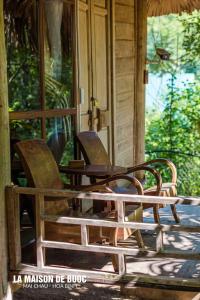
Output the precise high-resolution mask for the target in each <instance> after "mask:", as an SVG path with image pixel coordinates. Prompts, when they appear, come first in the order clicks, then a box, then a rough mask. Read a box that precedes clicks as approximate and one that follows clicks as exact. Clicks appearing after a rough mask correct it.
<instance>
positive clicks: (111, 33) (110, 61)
mask: <svg viewBox="0 0 200 300" xmlns="http://www.w3.org/2000/svg"><path fill="white" fill-rule="evenodd" d="M91 1H92V0H88V5H89V6H90V5H91ZM76 2H77V3H76V36H77V37H76V40H77V50H76V61H77V72H76V73H77V92H76V95H77V133H78V132H80V130H81V109H80V105H81V91H80V70H79V67H80V61H79V49H80V47H81V46H80V45H79V32H80V31H79V21H78V17H79V12H78V9H79V1H76ZM83 5H84V3H83ZM114 7H115V0H111V1H108V7H107V10H108V22H109V24H108V32H107V36H108V45H107V51H108V52H107V65H108V84H109V86H108V97H109V103H108V110H109V115H110V124H109V127H110V130H109V136H108V140H109V156H110V160H111V161H112V163H113V164H114V163H115V149H116V146H115V144H116V142H115V136H116V134H115V132H116V129H115V124H116V123H115V120H116V117H115V115H116V114H115V103H116V102H115V99H116V96H115V56H114V49H115V46H114V45H115V22H114V18H115V10H114ZM90 13H91V12H90V9H89V14H90ZM89 17H90V22H91V16H89ZM90 26H91V23H90ZM88 35H89V43H88V51H89V57H90V69H91V66H92V45H91V40H92V32H91V28H89V33H88ZM88 84H89V91H90V93H91V95H92V87H91V86H92V72H91V70H90V71H89V82H88Z"/></svg>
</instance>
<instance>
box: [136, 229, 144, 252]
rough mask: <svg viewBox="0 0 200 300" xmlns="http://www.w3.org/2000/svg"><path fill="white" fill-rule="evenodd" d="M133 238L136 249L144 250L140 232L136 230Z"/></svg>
mask: <svg viewBox="0 0 200 300" xmlns="http://www.w3.org/2000/svg"><path fill="white" fill-rule="evenodd" d="M134 236H135V239H136V241H137V244H138V247H139V248H141V249H144V248H145V246H144V242H143V239H142V235H141V232H140V230H136V231H135V232H134Z"/></svg>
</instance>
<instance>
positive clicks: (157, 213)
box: [153, 205, 160, 224]
mask: <svg viewBox="0 0 200 300" xmlns="http://www.w3.org/2000/svg"><path fill="white" fill-rule="evenodd" d="M158 210H159V208H158V205H154V206H153V215H154V220H155V223H158V224H160V216H159V211H158Z"/></svg>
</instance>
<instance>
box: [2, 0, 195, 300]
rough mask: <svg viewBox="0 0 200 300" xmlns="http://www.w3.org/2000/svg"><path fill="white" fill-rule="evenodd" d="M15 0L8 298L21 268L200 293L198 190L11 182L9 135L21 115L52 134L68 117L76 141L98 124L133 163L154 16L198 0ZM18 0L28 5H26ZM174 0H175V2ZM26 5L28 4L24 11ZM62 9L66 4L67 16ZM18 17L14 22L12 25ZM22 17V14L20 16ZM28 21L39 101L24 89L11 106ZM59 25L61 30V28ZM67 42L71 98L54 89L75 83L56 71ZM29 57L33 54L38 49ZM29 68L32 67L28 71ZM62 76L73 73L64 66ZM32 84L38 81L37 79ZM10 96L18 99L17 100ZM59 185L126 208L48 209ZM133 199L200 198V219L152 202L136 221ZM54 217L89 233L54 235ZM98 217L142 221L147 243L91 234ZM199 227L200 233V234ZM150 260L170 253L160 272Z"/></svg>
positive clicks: (5, 193) (5, 167) (11, 15)
mask: <svg viewBox="0 0 200 300" xmlns="http://www.w3.org/2000/svg"><path fill="white" fill-rule="evenodd" d="M14 2H15V1H13V2H12V1H10V0H5V1H3V0H0V44H1V47H0V79H1V80H0V172H1V175H0V244H1V247H0V265H1V269H0V299H13V295H12V294H13V293H12V290H11V287H12V278H13V275H25V274H30V275H35V274H37V275H40V274H52V275H57V274H59V275H64V276H67V275H73V274H74V275H85V276H87V281H88V282H96V283H107V284H120V285H122V286H123V289H124V291H125V292H126V293H132V291H133V289H134V288H137V287H138V288H139V289H140V292H141V290H142V291H143V292H144V294H145V295H146V297H147V299H148V296H149V295H148V291H154V289H158V290H162V291H161V294H160V295H161V296H160V297H162V296H163V297H164V295H166V294H165V291H164V290H166V291H168V290H170V291H171V292H172V293H173V294H170V295H171V296H172V295H173V296H174V295H175V294H176V292H182V293H185V292H186V293H187V292H188V293H190V294H189V295H188V296H185V294H181V295H183V297H185V298H182V299H181V300H183V299H184V300H185V299H195V300H198V299H200V297H199V292H200V280H199V275H200V272H199V269H200V264H199V261H200V254H199V253H200V251H199V235H200V227H199V224H200V223H199V222H200V221H199V219H198V213H199V210H198V209H199V205H200V200H199V199H198V198H189V197H188V198H186V197H173V198H172V197H155V196H143V195H124V194H123V195H121V194H114V193H113V194H111V193H91V192H80V191H77V192H76V191H70V190H57V189H42V188H28V187H22V186H21V187H20V186H17V185H15V184H12V180H11V156H12V155H10V142H12V139H15V138H21V136H20V134H19V135H18V133H19V132H20V130H19V132H18V131H17V130H16V126H15V125H16V124H19V123H20V122H21V123H20V124H28V126H27V128H28V130H29V131H28V136H27V135H26V138H31V137H32V138H33V136H34V137H35V136H37V137H39V138H42V139H44V140H46V141H47V142H48V141H50V140H51V139H50V138H49V137H51V136H50V134H49V132H50V131H51V132H50V133H53V130H50V129H52V128H51V126H52V123H53V124H54V121H55V120H57V121H58V120H61V123H62V125H63V124H64V127H65V128H67V129H68V132H67V134H68V137H70V138H71V140H70V143H71V144H73V139H72V137H73V136H74V135H75V134H77V133H78V132H80V131H84V130H94V131H97V132H98V134H99V136H100V138H101V140H102V142H103V144H104V146H105V148H106V150H107V152H108V154H109V158H110V160H111V162H112V164H113V165H114V164H115V165H116V164H117V165H121V166H125V167H127V166H128V165H135V164H139V163H141V162H143V161H144V148H145V147H144V146H145V145H144V131H145V128H144V127H145V99H144V98H145V97H144V94H145V82H146V81H145V76H146V40H147V36H146V35H147V16H148V14H149V15H152V14H156V15H159V14H164V13H169V12H171V11H173V9H175V10H174V11H176V12H177V10H178V12H180V11H182V10H186V11H192V10H193V9H195V8H199V7H200V6H199V1H197V0H196V1H186V0H185V1H184V3H185V4H186V5H185V6H182V4H183V1H182V2H180V1H178V2H179V5H177V6H176V8H174V7H173V9H172V6H169V5H168V6H166V7H165V6H164V5H163V6H164V7H165V8H166V10H164V9H163V7H162V10H161V11H160V10H159V11H158V10H157V9H156V7H157V6H156V4H157V5H158V3H157V2H159V7H160V5H161V4H162V2H165V1H164V0H163V1H156V0H155V1H153V0H152V1H150V0H149V1H148V0H79V1H78V0H62V1H60V0H47V1H44V0H37V1H30V2H27V1H25V0H22V1H16V2H15V3H14ZM188 2H191V3H193V4H191V3H190V4H191V5H190V6H188ZM19 3H20V4H22V5H19V6H17V5H18V4H19ZM27 3H28V5H27ZM45 3H46V4H45ZM172 3H173V2H171V1H170V4H172ZM14 4H15V5H16V6H14ZM47 4H48V5H49V6H48V5H47ZM12 5H13V6H12ZM26 5H27V6H26ZM153 5H154V7H153ZM13 7H14V9H13ZM17 8H18V9H19V10H17V11H16V9H17ZM153 8H154V9H153ZM45 9H46V11H47V12H48V13H47V15H45V12H46V11H45ZM148 9H149V11H148ZM155 11H156V13H155ZM55 12H57V13H58V12H59V13H58V14H59V16H58V15H56V13H55ZM62 13H63V14H62ZM36 15H37V18H36ZM6 16H8V17H7V18H6ZM62 18H63V19H62ZM36 19H37V22H36ZM9 20H11V23H10V24H11V25H12V26H10V27H9ZM18 21H20V22H21V23H20V22H19V23H17V22H18ZM30 24H31V26H30ZM15 25H16V26H15ZM19 25H20V26H19ZM32 25H33V26H32ZM26 26H30V28H29V27H26ZM59 26H62V28H61V27H60V28H59ZM8 27H9V30H11V31H10V32H9V30H8ZM27 28H28V29H27ZM69 28H70V29H69ZM24 29H26V30H29V29H31V30H30V32H29V33H30V34H27V36H26V35H25V36H26V38H27V40H28V39H29V38H30V37H31V38H30V41H29V42H30V43H32V44H31V47H30V49H31V51H33V52H32V53H34V55H35V56H34V59H35V61H37V63H38V65H37V67H38V69H37V72H36V74H37V76H38V77H37V80H36V79H35V78H32V79H34V80H33V81H34V84H35V82H36V83H37V82H38V87H37V88H38V93H37V96H36V99H35V100H34V101H32V102H31V105H32V106H31V105H29V104H30V103H29V96H30V95H28V96H27V99H22V101H21V104H20V105H22V102H23V105H24V102H25V104H26V105H27V103H28V105H27V107H26V105H25V107H23V108H22V106H21V108H20V109H19V107H18V108H17V109H16V107H14V106H12V104H13V102H12V101H13V99H10V97H11V96H10V94H8V86H9V84H10V82H9V80H8V79H9V78H8V79H7V61H8V63H9V59H8V60H7V58H6V54H8V51H7V49H6V46H7V47H8V41H7V40H6V39H5V37H6V38H7V37H8V36H9V37H11V40H12V38H13V40H14V45H15V46H16V45H17V46H19V45H20V47H22V46H24V45H25V46H27V45H26V42H27V41H26V38H24V31H23V30H24ZM12 30H13V31H12ZM34 30H36V31H34ZM48 30H49V31H48ZM8 32H9V34H10V35H9V34H8ZM20 32H21V36H20ZM58 32H59V33H60V36H59V35H57V36H56V33H58ZM31 34H32V35H31ZM63 36H64V37H65V36H67V41H66V40H64V41H61V38H63ZM22 37H23V38H22ZM55 37H56V38H55ZM58 37H59V38H60V40H59V39H58ZM18 38H19V40H17V39H18ZM13 40H12V41H13ZM62 42H63V45H64V46H63V48H64V50H65V51H66V52H67V55H69V57H67V58H69V60H68V62H69V64H70V67H71V69H70V72H71V73H70V76H71V77H70V76H69V77H70V79H69V81H70V80H71V81H70V89H69V90H67V91H66V90H65V92H67V93H68V94H70V97H71V98H70V100H69V98H67V101H68V102H65V100H66V98H62V96H63V95H61V98H60V99H61V101H60V102H59V101H58V102H56V101H55V98H56V97H59V95H58V93H57V94H56V93H55V94H54V92H55V91H57V90H56V88H57V87H59V89H60V90H64V88H65V87H66V85H67V84H69V83H68V82H67V83H66V82H64V84H63V85H62V82H60V81H59V80H60V77H61V76H60V74H57V72H58V70H61V69H62V70H64V67H66V66H64V67H63V68H60V64H59V63H60V62H58V64H57V65H56V68H55V70H53V71H52V69H51V67H52V65H53V64H52V59H55V60H56V59H58V58H60V57H61V55H62V50H61V48H62ZM6 43H7V44H6ZM23 43H24V44H23ZM56 43H57V44H56ZM55 44H56V45H57V48H56V47H55ZM25 48H26V47H25ZM55 49H56V50H55ZM59 51H60V52H59ZM70 55H71V56H70ZM27 57H28V58H30V57H29V55H27ZM63 57H64V56H63ZM22 59H24V57H23V56H22ZM34 59H33V60H34ZM61 61H62V59H61ZM67 67H69V65H67ZM28 69H29V68H26V72H27V73H28V71H27V70H28ZM18 73H19V74H20V68H19V69H18V70H17V72H16V74H15V76H16V77H17V75H18ZM58 75H59V76H58ZM64 75H65V74H64ZM62 76H63V74H62ZM22 77H23V76H22ZM25 77H26V76H25ZM63 77H64V80H65V79H66V78H65V76H63ZM23 80H24V78H23ZM23 80H21V78H20V80H19V82H22V85H19V86H18V89H19V90H20V89H23V88H24V89H25V88H26V87H27V86H28V84H27V86H26V83H27V82H26V78H25V80H24V81H23ZM33 87H34V88H33V90H35V86H34V85H33ZM14 90H15V89H14ZM52 94H53V99H52V98H51V97H52ZM68 94H67V95H68ZM8 95H9V96H8ZM49 95H50V96H49ZM55 95H56V97H55ZM48 97H49V98H48ZM11 98H12V97H11ZM25 98H26V97H25ZM48 99H50V100H48ZM63 99H64V100H63ZM56 100H57V98H56ZM26 101H27V103H26ZM48 101H49V102H48ZM52 103H53V104H52ZM9 105H10V106H12V107H11V108H10V109H9ZM52 120H53V121H52ZM23 122H24V123H23ZM36 123H37V125H35V124H36ZM13 124H14V126H13ZM38 124H39V125H38ZM57 124H59V121H58V123H56V125H57ZM12 126H13V127H12ZM19 127H20V126H19ZM25 127H26V126H25ZM52 127H53V126H52ZM13 128H14V130H13ZM27 128H26V129H27ZM49 128H50V129H49ZM23 139H24V137H23ZM73 147H74V148H73ZM73 147H72V148H73V150H74V152H73V155H75V157H70V158H73V159H74V158H80V157H78V155H80V153H78V150H77V148H76V145H75V144H73ZM11 150H12V149H11ZM11 154H12V153H11ZM70 155H71V154H70ZM55 194H56V196H57V197H61V198H62V197H66V198H68V199H72V198H73V199H78V200H79V201H84V200H85V202H88V201H91V200H99V201H101V202H107V201H113V202H114V203H116V207H117V218H116V220H103V219H100V218H97V217H84V216H79V217H69V216H62V217H61V216H58V215H56V214H54V215H49V214H46V213H45V212H44V198H45V197H46V196H50V197H53V196H55ZM22 195H23V196H24V195H26V196H27V195H28V196H31V199H34V203H35V217H36V231H35V232H34V229H33V228H31V230H30V231H29V228H28V230H27V227H26V226H25V227H24V228H22V227H23V226H21V225H20V204H19V203H20V197H21V196H22ZM25 201H30V198H29V197H25ZM126 202H129V203H138V204H141V203H151V204H165V205H166V207H168V206H169V205H172V204H176V205H179V204H180V205H181V211H180V216H181V214H184V211H186V212H187V209H188V208H190V207H193V206H194V207H197V209H196V214H197V215H195V216H193V217H194V220H195V221H194V222H193V223H192V222H188V223H187V222H186V223H185V222H183V223H181V224H178V225H175V224H174V223H173V222H171V223H170V222H168V223H166V222H162V221H163V219H162V218H161V224H155V223H154V222H153V221H152V218H151V215H148V214H149V212H148V211H147V216H150V217H149V218H150V222H146V223H142V222H131V221H127V219H126V216H125V209H124V206H125V203H126ZM184 208H186V210H184ZM147 219H148V218H147ZM49 222H53V223H56V224H70V225H78V226H80V228H81V243H80V244H78V243H69V242H62V241H53V240H47V239H45V234H44V224H45V223H49ZM195 222H196V224H195ZM90 226H95V227H97V228H99V230H101V228H102V227H106V228H109V229H110V228H117V229H133V228H134V229H135V230H137V229H138V230H140V231H141V232H142V235H143V237H144V242H145V247H144V248H138V246H137V245H136V242H135V239H134V238H133V237H131V238H130V239H128V241H127V242H126V243H124V242H122V243H118V244H117V245H112V246H111V245H109V244H108V243H105V244H104V243H102V244H100V243H99V244H93V243H90V242H89V236H88V227H90ZM169 233H170V234H172V236H170V238H171V239H172V240H173V242H174V243H176V242H177V243H178V242H179V244H178V245H177V247H171V246H173V245H172V244H173V243H170V238H168V237H167V238H166V235H167V234H169ZM180 233H183V237H182V238H180V237H179V234H180ZM173 234H174V235H173ZM185 235H187V237H188V238H189V239H190V237H191V242H189V243H188V244H187V242H186V240H185ZM194 235H195V239H193V236H194ZM27 236H28V238H27ZM151 238H152V239H151ZM185 243H186V244H185ZM24 244H25V245H26V247H24ZM177 248H178V249H177ZM27 249H28V250H27ZM66 253H67V254H66ZM111 256H112V257H113V256H114V257H115V259H117V262H118V266H119V269H118V272H114V270H113V267H112V264H111ZM67 259H68V260H69V261H70V262H69V261H67ZM151 261H155V262H156V263H158V262H159V263H161V269H162V271H163V272H162V271H160V270H161V269H159V267H158V272H157V273H156V272H151V271H152V270H150V269H151V268H150V267H149V265H150V264H151ZM169 261H170V263H169V264H168V262H169ZM165 262H166V266H167V267H166V268H162V263H163V264H164V263H165ZM93 263H97V265H93ZM181 263H182V265H183V271H182V272H178V271H177V270H179V269H176V270H175V271H174V270H172V269H173V266H174V265H175V266H177V265H178V264H181ZM177 268H178V267H177ZM141 270H142V271H141ZM140 271H141V272H140ZM146 288H148V290H146ZM152 293H153V292H152ZM171 296H170V297H171ZM174 297H175V296H174ZM180 297H181V296H180V295H177V298H170V300H171V299H180ZM187 297H188V298H187Z"/></svg>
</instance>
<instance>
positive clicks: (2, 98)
mask: <svg viewBox="0 0 200 300" xmlns="http://www.w3.org/2000/svg"><path fill="white" fill-rule="evenodd" d="M0 45H1V47H0V245H1V246H0V266H1V268H0V299H3V296H4V295H6V294H7V289H8V285H7V281H8V279H7V265H8V262H7V236H6V235H7V232H6V227H7V226H6V213H5V186H6V185H9V184H10V153H9V152H10V148H9V116H8V90H7V89H8V85H7V65H6V49H5V36H4V19H3V0H0Z"/></svg>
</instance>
